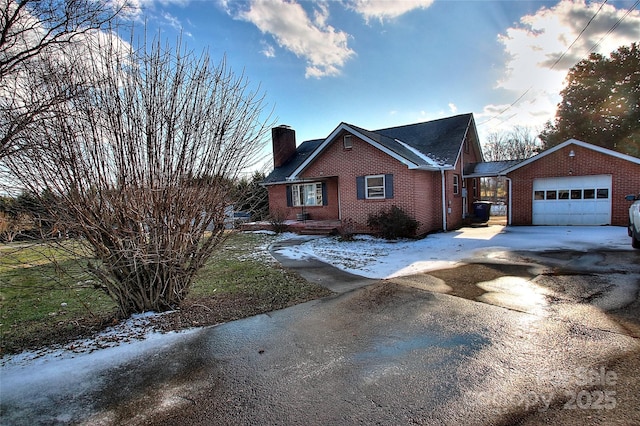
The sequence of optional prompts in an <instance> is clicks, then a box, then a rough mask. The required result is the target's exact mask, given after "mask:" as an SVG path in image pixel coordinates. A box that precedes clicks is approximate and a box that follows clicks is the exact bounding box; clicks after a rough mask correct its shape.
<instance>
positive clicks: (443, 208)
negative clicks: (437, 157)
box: [440, 169, 447, 232]
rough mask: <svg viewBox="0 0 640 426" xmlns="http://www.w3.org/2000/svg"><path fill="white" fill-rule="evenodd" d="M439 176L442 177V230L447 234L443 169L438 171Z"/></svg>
mask: <svg viewBox="0 0 640 426" xmlns="http://www.w3.org/2000/svg"><path fill="white" fill-rule="evenodd" d="M440 175H441V176H442V230H443V231H444V232H447V196H446V192H445V188H446V187H445V184H444V169H440Z"/></svg>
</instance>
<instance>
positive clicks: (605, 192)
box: [598, 188, 609, 198]
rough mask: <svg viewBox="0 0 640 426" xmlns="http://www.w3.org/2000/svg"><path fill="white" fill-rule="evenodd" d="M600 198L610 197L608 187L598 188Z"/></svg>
mask: <svg viewBox="0 0 640 426" xmlns="http://www.w3.org/2000/svg"><path fill="white" fill-rule="evenodd" d="M598 198H609V190H608V189H607V188H604V189H598Z"/></svg>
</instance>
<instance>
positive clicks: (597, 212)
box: [533, 175, 611, 225]
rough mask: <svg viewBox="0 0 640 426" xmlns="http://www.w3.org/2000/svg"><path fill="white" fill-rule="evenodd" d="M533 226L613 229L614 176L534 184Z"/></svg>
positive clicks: (549, 179) (582, 177)
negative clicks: (574, 226) (612, 187)
mask: <svg viewBox="0 0 640 426" xmlns="http://www.w3.org/2000/svg"><path fill="white" fill-rule="evenodd" d="M533 224H534V225H610V224H611V176H610V175H600V176H569V177H557V178H541V179H534V181H533Z"/></svg>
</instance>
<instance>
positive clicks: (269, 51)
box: [260, 40, 276, 58]
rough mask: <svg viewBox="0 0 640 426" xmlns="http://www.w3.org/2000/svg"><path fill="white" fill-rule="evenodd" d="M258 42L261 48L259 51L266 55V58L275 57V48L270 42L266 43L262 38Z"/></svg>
mask: <svg viewBox="0 0 640 426" xmlns="http://www.w3.org/2000/svg"><path fill="white" fill-rule="evenodd" d="M260 44H261V45H262V50H261V51H260V52H261V53H262V54H263V55H264V56H266V57H267V58H275V57H276V49H275V47H273V46H272V45H271V44H269V43H267V42H266V41H264V40H262V41H260Z"/></svg>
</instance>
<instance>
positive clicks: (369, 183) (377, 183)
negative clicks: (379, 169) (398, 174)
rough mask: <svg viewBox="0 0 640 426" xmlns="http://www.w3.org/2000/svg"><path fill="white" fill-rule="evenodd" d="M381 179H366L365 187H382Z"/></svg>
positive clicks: (380, 177)
mask: <svg viewBox="0 0 640 426" xmlns="http://www.w3.org/2000/svg"><path fill="white" fill-rule="evenodd" d="M383 179H384V178H383V177H382V176H379V177H370V178H367V186H382V184H383Z"/></svg>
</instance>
